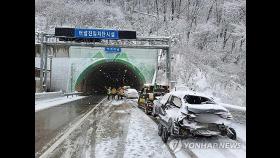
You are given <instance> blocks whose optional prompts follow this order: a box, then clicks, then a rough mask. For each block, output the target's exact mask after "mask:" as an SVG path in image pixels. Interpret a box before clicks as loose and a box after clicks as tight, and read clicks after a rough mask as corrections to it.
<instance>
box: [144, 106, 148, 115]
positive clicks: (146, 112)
mask: <svg viewBox="0 0 280 158" xmlns="http://www.w3.org/2000/svg"><path fill="white" fill-rule="evenodd" d="M144 108H145V109H144V110H145V114H147V115H149V112H148V109H147V107H146V106H145V107H144Z"/></svg>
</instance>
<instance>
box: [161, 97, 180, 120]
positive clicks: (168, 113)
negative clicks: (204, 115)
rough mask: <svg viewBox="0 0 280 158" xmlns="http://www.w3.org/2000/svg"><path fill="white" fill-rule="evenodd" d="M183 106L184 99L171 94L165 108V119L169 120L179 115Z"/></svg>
mask: <svg viewBox="0 0 280 158" xmlns="http://www.w3.org/2000/svg"><path fill="white" fill-rule="evenodd" d="M181 106H182V101H181V99H180V98H179V97H177V96H173V95H171V96H170V97H169V99H168V101H167V103H166V106H164V110H165V115H164V116H165V117H164V118H163V119H164V120H165V121H168V120H169V119H170V118H172V119H174V118H176V117H178V116H179V115H180V114H179V110H180V108H181Z"/></svg>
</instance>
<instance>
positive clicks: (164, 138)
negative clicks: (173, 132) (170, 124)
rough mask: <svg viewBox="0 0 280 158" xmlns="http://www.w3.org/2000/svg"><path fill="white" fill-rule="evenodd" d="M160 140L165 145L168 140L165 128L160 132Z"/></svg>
mask: <svg viewBox="0 0 280 158" xmlns="http://www.w3.org/2000/svg"><path fill="white" fill-rule="evenodd" d="M161 139H162V141H163V142H164V143H166V142H167V140H168V130H167V129H166V128H163V130H162V135H161Z"/></svg>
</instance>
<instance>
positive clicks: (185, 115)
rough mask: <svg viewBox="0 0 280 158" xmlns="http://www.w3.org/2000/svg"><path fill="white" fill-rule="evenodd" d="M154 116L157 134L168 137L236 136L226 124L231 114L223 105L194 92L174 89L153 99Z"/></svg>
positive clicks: (166, 138) (165, 139)
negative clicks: (157, 98)
mask: <svg viewBox="0 0 280 158" xmlns="http://www.w3.org/2000/svg"><path fill="white" fill-rule="evenodd" d="M152 115H153V116H159V125H158V130H159V131H158V134H159V136H161V137H162V140H163V141H164V142H167V140H168V137H169V136H172V137H184V138H186V137H189V136H195V135H203V136H213V135H222V136H225V135H227V136H228V137H229V138H230V139H233V140H235V139H236V132H235V130H234V129H233V128H231V127H229V126H228V125H229V124H230V123H231V122H230V120H231V119H232V115H231V114H230V113H229V111H228V110H227V109H225V108H224V107H223V106H221V105H219V104H217V103H215V102H214V101H213V99H210V98H208V97H206V96H204V95H202V94H198V93H196V92H193V91H175V92H171V93H167V94H165V95H164V96H163V97H162V98H160V99H159V100H155V101H154V107H153V112H152Z"/></svg>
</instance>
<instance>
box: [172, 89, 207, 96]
mask: <svg viewBox="0 0 280 158" xmlns="http://www.w3.org/2000/svg"><path fill="white" fill-rule="evenodd" d="M170 94H172V95H174V96H177V97H179V98H183V97H184V96H185V95H194V96H201V97H206V98H209V96H206V95H205V94H203V93H199V92H195V91H191V90H188V91H186V90H179V91H173V92H170Z"/></svg>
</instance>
